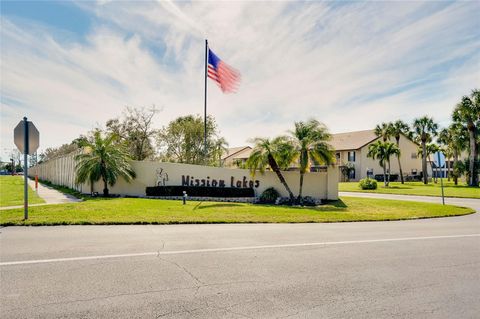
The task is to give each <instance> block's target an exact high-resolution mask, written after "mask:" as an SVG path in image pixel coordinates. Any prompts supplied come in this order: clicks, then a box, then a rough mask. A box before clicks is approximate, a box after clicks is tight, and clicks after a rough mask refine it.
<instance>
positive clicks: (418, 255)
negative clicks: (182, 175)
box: [0, 194, 480, 318]
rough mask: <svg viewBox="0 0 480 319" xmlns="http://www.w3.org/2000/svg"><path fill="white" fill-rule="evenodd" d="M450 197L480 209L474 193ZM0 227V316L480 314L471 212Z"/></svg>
mask: <svg viewBox="0 0 480 319" xmlns="http://www.w3.org/2000/svg"><path fill="white" fill-rule="evenodd" d="M355 195H358V194H355ZM404 199H412V197H407V198H404ZM416 199H417V200H419V199H418V198H416ZM420 200H427V201H431V200H437V201H438V198H437V199H436V198H426V199H425V198H420ZM448 201H449V202H450V203H452V204H461V205H464V206H471V207H474V208H475V209H476V210H477V211H480V200H462V199H449V200H448ZM0 231H1V234H0V275H1V278H0V280H1V285H0V289H1V291H0V295H1V298H0V307H1V308H0V317H2V318H282V317H283V318H284V317H290V318H479V314H480V214H478V213H477V214H473V215H468V216H463V217H451V218H437V219H425V220H412V221H398V222H362V223H337V224H279V225H275V224H251V225H176V226H66V227H7V228H2V229H0Z"/></svg>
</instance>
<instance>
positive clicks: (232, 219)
mask: <svg viewBox="0 0 480 319" xmlns="http://www.w3.org/2000/svg"><path fill="white" fill-rule="evenodd" d="M473 212H474V211H473V210H472V209H470V208H464V207H455V206H449V205H445V206H442V205H440V204H430V203H416V202H404V201H392V200H380V199H367V198H353V197H343V198H342V200H339V201H336V202H332V203H330V204H327V205H322V206H318V207H314V208H313V207H312V208H306V207H286V206H269V205H253V204H241V203H220V202H193V201H190V202H188V203H187V205H182V203H181V201H173V200H155V199H140V198H112V199H102V198H99V199H92V200H87V201H84V202H79V203H69V204H61V205H46V206H37V207H31V209H30V215H29V219H28V220H27V221H23V211H22V210H21V209H14V210H2V211H0V224H1V225H70V224H178V223H311V222H344V221H374V220H399V219H415V218H427V217H441V216H453V215H465V214H470V213H473Z"/></svg>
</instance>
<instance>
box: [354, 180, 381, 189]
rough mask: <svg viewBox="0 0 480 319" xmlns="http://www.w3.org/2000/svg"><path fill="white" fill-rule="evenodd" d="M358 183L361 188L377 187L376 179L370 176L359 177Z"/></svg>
mask: <svg viewBox="0 0 480 319" xmlns="http://www.w3.org/2000/svg"><path fill="white" fill-rule="evenodd" d="M358 185H359V186H360V188H361V189H377V181H376V180H374V179H371V178H364V179H361V180H360V182H359V183H358Z"/></svg>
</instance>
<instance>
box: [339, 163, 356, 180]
mask: <svg viewBox="0 0 480 319" xmlns="http://www.w3.org/2000/svg"><path fill="white" fill-rule="evenodd" d="M340 170H341V172H342V175H343V178H344V180H345V181H346V182H350V173H351V172H354V171H355V165H353V163H350V162H347V163H345V164H343V165H342V166H340Z"/></svg>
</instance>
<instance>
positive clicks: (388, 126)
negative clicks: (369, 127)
mask: <svg viewBox="0 0 480 319" xmlns="http://www.w3.org/2000/svg"><path fill="white" fill-rule="evenodd" d="M374 133H375V135H376V136H378V137H381V138H382V140H383V141H384V142H386V141H388V139H389V138H390V137H391V136H392V135H393V134H392V133H393V132H392V123H385V122H383V123H382V124H377V126H375V129H374Z"/></svg>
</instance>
